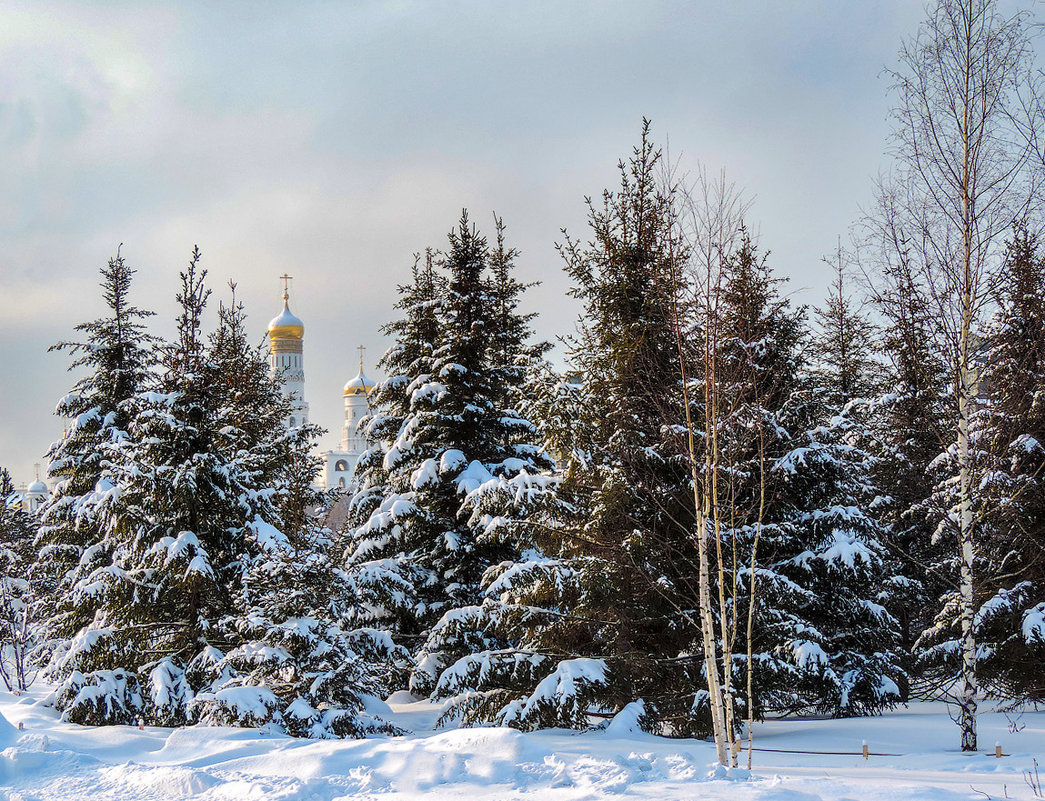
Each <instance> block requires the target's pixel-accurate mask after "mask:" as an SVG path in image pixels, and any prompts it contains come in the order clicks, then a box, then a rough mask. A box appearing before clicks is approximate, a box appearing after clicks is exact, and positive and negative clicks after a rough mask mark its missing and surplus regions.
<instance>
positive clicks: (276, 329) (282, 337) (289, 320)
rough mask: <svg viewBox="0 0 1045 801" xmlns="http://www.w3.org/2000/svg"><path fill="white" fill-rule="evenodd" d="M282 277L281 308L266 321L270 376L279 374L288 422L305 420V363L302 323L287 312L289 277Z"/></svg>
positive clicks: (292, 424) (303, 325) (302, 421)
mask: <svg viewBox="0 0 1045 801" xmlns="http://www.w3.org/2000/svg"><path fill="white" fill-rule="evenodd" d="M280 278H282V279H283V311H282V312H280V314H279V316H277V317H274V318H273V319H272V322H270V323H269V367H270V369H271V370H272V373H273V375H276V374H282V376H283V394H284V395H286V396H288V397H289V398H290V399H291V403H292V407H291V412H290V420H289V422H290V425H291V426H297V425H302V424H304V423H307V422H308V404H307V403H306V402H305V363H304V355H303V353H302V349H303V345H304V341H305V324H304V323H303V322H301V320H299V319H298V318H297V317H295V316H294V315H293V314H292V313H291V311H290V305H289V303H290V278H291V276H289V275H281V276H280Z"/></svg>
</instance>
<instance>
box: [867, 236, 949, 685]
mask: <svg viewBox="0 0 1045 801" xmlns="http://www.w3.org/2000/svg"><path fill="white" fill-rule="evenodd" d="M918 283H919V281H918V278H917V276H916V274H915V272H914V270H913V269H912V266H911V264H910V262H909V259H908V258H907V256H906V255H905V254H902V255H901V258H900V259H898V261H897V262H896V263H894V264H891V265H889V266H888V267H887V269H886V270H885V276H884V280H883V282H882V285H883V286H882V288H881V289H880V290H879V292H878V294H877V295H876V297H875V304H876V306H877V308H878V310H879V312H880V313H881V315H882V318H883V323H884V325H883V330H882V336H881V339H880V342H881V348H882V351H883V352H884V353H885V355H886V357H887V362H888V363H887V369H886V377H885V382H886V385H885V388H884V392H883V393H882V394H879V395H878V396H877V397H876V398H875V401H874V403H873V404H872V406H871V407H870V408H869V414H870V425H871V429H872V436H873V440H874V445H873V446H872V447H871V448H870V450H871V452H872V454H873V455H874V456H875V467H874V481H875V483H876V485H877V486H878V487H879V489H880V491H881V495H880V497H879V498H878V499H877V500H876V501H875V504H874V513H875V515H876V516H877V517H878V519H879V520H881V521H882V523H883V525H884V526H885V537H886V542H887V545H888V548H889V551H890V553H891V554H892V555H893V557H894V558H896V559H898V561H899V564H900V568H899V569H900V572H901V573H902V574H903V575H904V576H906V577H907V578H906V581H905V584H904V586H903V587H898V588H897V592H896V594H895V595H894V600H893V602H892V603H891V604H889V611H890V612H891V614H892V615H893V616H894V617H895V618H896V619H897V621H898V623H899V626H900V645H901V647H902V649H903V650H904V651H907V652H909V653H913V652H914V650H915V643H916V641H917V639H918V637H919V636H920V635H921V633H922V631H923V630H924V629H926V628H927V627H928V626H929V625H930V623H931V621H932V619H933V616H934V614H935V609H936V600H937V599H938V598H939V597H940V595H941V594H942V593H943V592H944V590H945V588H946V586H947V582H948V576H947V570H946V567H944V566H943V563H944V562H945V561H946V551H947V549H946V547H945V546H944V545H943V544H942V543H941V542H940V540H939V537H937V536H935V535H936V528H937V517H936V515H935V514H934V513H933V512H932V511H931V508H930V507H931V498H932V495H933V492H934V486H935V483H936V479H935V477H934V470H933V467H932V466H933V463H934V460H935V459H936V458H937V456H938V455H939V454H940V452H941V450H942V449H943V447H944V445H945V443H947V442H951V441H953V437H954V435H953V432H952V431H951V430H950V429H949V426H948V423H947V422H946V421H947V419H948V408H949V406H948V404H949V403H950V398H951V397H952V395H951V390H950V387H949V382H948V377H947V370H946V368H945V365H944V364H943V362H942V361H941V359H940V358H939V355H938V352H937V349H936V348H935V347H934V343H935V342H936V340H937V336H938V330H937V325H936V323H935V321H934V319H933V316H932V314H931V312H930V310H929V308H928V307H927V305H926V303H925V291H924V287H920V286H919V285H918ZM918 672H919V673H920V672H921V671H918ZM922 683H923V682H919V685H920V684H922ZM915 689H916V690H917V691H921V690H923V689H925V688H924V687H921V686H916V687H915Z"/></svg>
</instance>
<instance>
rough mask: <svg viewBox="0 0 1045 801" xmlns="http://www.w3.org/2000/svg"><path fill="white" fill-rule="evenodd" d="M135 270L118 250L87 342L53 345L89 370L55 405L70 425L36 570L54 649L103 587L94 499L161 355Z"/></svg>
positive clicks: (87, 613) (59, 451) (84, 618)
mask: <svg viewBox="0 0 1045 801" xmlns="http://www.w3.org/2000/svg"><path fill="white" fill-rule="evenodd" d="M134 273H135V271H134V270H132V269H131V268H130V267H129V266H128V265H127V262H126V261H125V260H124V258H123V256H121V255H120V253H119V252H117V254H116V256H114V257H113V258H112V259H110V260H109V262H108V264H107V265H106V267H104V268H103V269H102V270H101V279H102V280H101V289H102V298H103V300H104V301H105V305H106V307H107V308H108V310H109V313H108V315H107V316H105V317H102V318H99V319H97V320H94V321H91V322H87V323H81V324H80V325H77V326H76V328H75V330H76V331H78V332H81V333H82V334H83V336H84V339H83V340H82V341H78V342H72V341H70V342H60V343H58V344H56V345H54V346H52V347H51V348H50V350H54V351H68V352H69V353H71V354H73V356H74V358H73V361H72V363H71V364H70V366H69V369H70V370H71V371H76V370H81V369H82V370H86V375H84V376H83V378H81V379H79V380H78V381H77V382H76V384H75V385H74V386H73V389H72V391H71V392H70V393H69V394H68V395H66V396H65V397H63V398H62V399H61V400H60V401H59V402H58V406H57V408H56V409H55V414H57V415H59V416H61V417H64V418H66V419H67V424H66V427H65V431H64V433H63V435H62V438H61V439H60V440H59V441H58V442H56V443H55V444H54V445H52V446H51V450H50V453H49V454H48V455H49V457H50V464H49V466H48V473H49V475H50V476H51V477H52V478H53V479H55V480H56V483H55V488H54V492H53V493H52V494H51V496H50V497H49V498H48V500H47V501H46V502H45V503H44V504H43V506H42V507H41V508H40V510H39V519H40V531H39V536H38V539H37V546H38V548H39V551H40V559H39V561H38V563H37V564H36V565H34V567H33V571H34V576H35V578H37V579H38V580H39V582H40V583H41V585H42V589H43V590H44V591H45V592H46V595H47V601H46V605H47V607H48V612H47V614H46V616H45V617H46V621H47V622H46V623H45V625H44V630H43V632H42V636H43V637H44V639H45V640H46V641H50V642H51V645H52V647H60V645H61V642H62V641H63V640H64V639H67V638H69V637H71V636H72V635H73V634H75V633H76V632H77V631H78V630H79V629H80V628H81V627H83V626H84V625H86V624H87V623H88V622H89V621H90V620H91V619H92V617H93V616H94V612H95V609H96V606H97V605H96V601H95V598H96V592H97V589H98V587H97V585H96V584H94V583H93V582H92V581H91V580H90V579H89V578H88V577H89V576H90V575H91V574H92V573H93V572H94V571H95V570H96V569H97V568H100V567H104V566H105V565H106V564H108V563H109V561H110V560H111V553H110V552H109V551H108V550H107V549H106V548H105V547H103V546H102V543H103V541H104V540H105V535H104V534H103V532H102V531H101V530H100V525H99V523H98V521H97V515H96V505H97V504H98V503H99V502H101V501H102V500H103V499H104V497H105V494H106V492H107V491H108V489H109V487H110V486H111V462H110V453H111V450H112V449H113V448H114V447H116V446H117V445H118V443H119V442H121V441H122V440H123V439H124V438H125V437H126V431H127V427H128V424H129V421H130V416H131V411H130V402H131V399H132V398H134V397H135V395H136V394H137V393H138V392H139V391H140V390H142V389H143V388H144V386H145V385H146V384H147V383H148V381H149V370H150V367H151V365H152V364H153V362H154V358H155V357H154V352H153V347H152V346H153V340H152V337H151V336H150V335H149V333H148V332H147V330H146V328H145V320H146V319H147V318H148V317H150V316H152V312H150V311H145V310H143V309H140V308H138V307H137V306H134V305H133V304H132V303H131V300H130V288H131V279H132V277H133V276H134Z"/></svg>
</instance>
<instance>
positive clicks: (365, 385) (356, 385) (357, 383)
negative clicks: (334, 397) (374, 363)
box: [345, 370, 374, 395]
mask: <svg viewBox="0 0 1045 801" xmlns="http://www.w3.org/2000/svg"><path fill="white" fill-rule="evenodd" d="M373 388H374V382H373V381H371V380H370V379H369V378H367V377H366V376H365V375H363V371H362V370H360V371H359V373H358V374H357V375H356V376H355V378H351V379H349V382H348V383H347V384H345V394H346V395H362V394H364V393H369V392H370V390H372V389H373Z"/></svg>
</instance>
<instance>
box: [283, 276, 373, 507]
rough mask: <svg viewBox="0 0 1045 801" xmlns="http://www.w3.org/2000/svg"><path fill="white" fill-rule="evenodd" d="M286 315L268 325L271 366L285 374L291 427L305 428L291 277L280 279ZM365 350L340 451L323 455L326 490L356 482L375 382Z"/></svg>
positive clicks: (301, 334)
mask: <svg viewBox="0 0 1045 801" xmlns="http://www.w3.org/2000/svg"><path fill="white" fill-rule="evenodd" d="M281 277H282V278H283V281H284V285H283V311H282V312H280V313H279V315H278V316H276V317H274V318H273V319H272V321H271V322H270V323H269V327H268V335H269V366H270V368H271V370H272V373H273V374H274V375H275V374H277V373H282V375H283V392H284V394H286V395H287V396H288V397H289V398H290V399H291V403H292V410H291V414H290V419H289V421H288V422H289V423H290V425H292V426H295V425H302V424H304V423H307V422H308V421H309V413H308V403H307V402H306V401H305V364H304V342H305V324H304V323H303V322H302V321H301V320H300V319H299V318H298V317H296V316H295V315H294V314H293V313H292V312H291V311H290V294H289V290H288V284H287V282H289V281H290V276H289V275H284V276H281ZM363 350H364V349H363V348H362V347H360V349H359V352H360V355H359V373H358V374H357V375H356V376H355V377H354V378H352V379H350V380H349V382H348V383H347V384H345V389H344V397H345V421H344V424H343V425H342V427H341V443H340V445H341V447H340V449H338V450H330V451H325V452H323V453H322V454H321V455H322V458H323V468H322V473H321V474H320V476H319V484H320V486H321V487H323V488H324V489H335V488H337V489H348V488H350V487H351V486H352V482H353V480H354V479H355V472H356V464H357V463H358V462H359V457H360V455H362V453H363V451H364V449H365V448H366V439H365V438H364V436H363V433H362V431H360V429H359V422H360V421H361V420H362V419H363V417H365V416H366V415H367V414H369V412H370V392H371V391H372V390H373V388H374V382H373V381H371V380H370V379H369V378H367V376H366V375H365V374H364V373H363Z"/></svg>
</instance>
